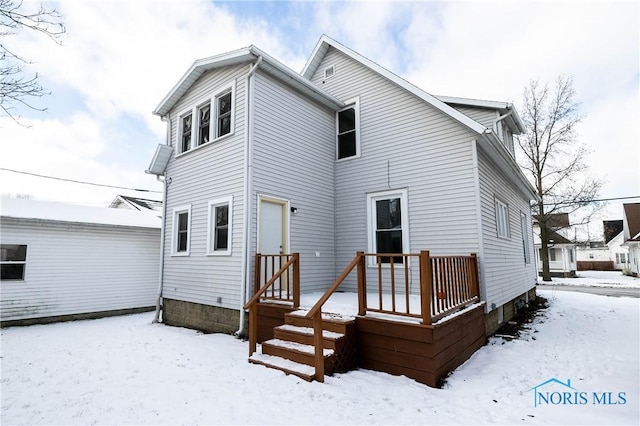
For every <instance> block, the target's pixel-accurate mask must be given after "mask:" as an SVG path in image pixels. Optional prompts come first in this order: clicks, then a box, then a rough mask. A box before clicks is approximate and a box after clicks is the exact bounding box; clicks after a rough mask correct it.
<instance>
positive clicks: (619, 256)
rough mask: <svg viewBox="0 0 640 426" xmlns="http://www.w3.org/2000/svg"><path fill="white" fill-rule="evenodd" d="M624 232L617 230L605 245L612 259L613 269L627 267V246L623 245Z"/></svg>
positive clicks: (620, 269) (619, 269)
mask: <svg viewBox="0 0 640 426" xmlns="http://www.w3.org/2000/svg"><path fill="white" fill-rule="evenodd" d="M623 243H624V232H619V233H618V235H616V236H615V237H613V238H612V239H611V240H610V241H609V242H608V243H607V247H608V248H609V252H610V254H611V260H612V261H613V269H615V270H618V271H622V270H625V269H627V268H628V267H629V248H628V247H624V246H623V245H622V244H623Z"/></svg>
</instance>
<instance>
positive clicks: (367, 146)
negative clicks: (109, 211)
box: [312, 48, 479, 289]
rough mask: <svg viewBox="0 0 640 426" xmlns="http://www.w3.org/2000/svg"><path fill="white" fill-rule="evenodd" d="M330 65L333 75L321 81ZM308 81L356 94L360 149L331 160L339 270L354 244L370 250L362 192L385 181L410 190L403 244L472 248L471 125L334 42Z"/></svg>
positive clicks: (439, 249) (345, 95)
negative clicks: (351, 155) (407, 234)
mask: <svg viewBox="0 0 640 426" xmlns="http://www.w3.org/2000/svg"><path fill="white" fill-rule="evenodd" d="M330 65H334V66H335V75H334V76H333V77H331V78H330V79H327V80H326V82H324V83H323V82H322V72H323V70H324V68H325V67H327V66H330ZM312 81H313V82H314V83H315V84H317V85H318V86H320V87H322V88H323V89H324V90H325V91H327V92H329V93H330V94H332V95H334V96H336V97H338V98H339V99H341V100H343V101H348V100H350V99H351V98H354V97H356V96H359V99H360V144H361V145H360V146H361V156H360V157H359V158H350V159H345V160H341V161H337V162H336V218H337V223H336V246H337V259H338V261H337V268H338V272H339V271H341V270H342V269H343V268H344V267H345V266H346V264H347V263H348V262H349V261H350V260H351V259H353V257H354V255H355V252H356V251H358V250H363V251H368V231H367V218H366V214H367V206H366V201H367V193H374V192H379V191H385V190H389V189H403V188H406V189H407V191H408V206H409V229H410V247H409V248H407V249H405V251H407V252H408V251H410V252H413V253H417V252H419V251H420V250H430V251H431V252H432V254H436V255H437V254H440V255H444V254H470V253H477V252H478V250H479V244H478V233H477V220H476V208H475V205H476V201H475V191H474V184H473V182H474V172H473V167H472V163H473V158H472V145H471V140H472V139H473V134H472V133H471V131H469V130H467V129H466V128H465V127H463V126H462V125H461V124H460V123H458V122H457V121H455V120H453V119H452V118H450V117H448V116H446V115H445V114H444V113H442V112H440V111H439V110H437V109H435V108H434V107H431V106H430V105H428V104H427V103H425V102H424V101H423V100H421V99H419V98H417V97H416V96H415V95H413V94H411V93H409V92H408V91H406V90H404V89H402V88H401V87H399V86H397V85H396V84H394V83H392V82H390V81H389V80H387V79H385V78H383V77H382V76H380V75H379V74H377V73H375V72H374V71H372V70H370V69H368V68H367V67H365V66H363V65H361V64H360V63H358V62H356V61H354V60H352V59H351V58H349V57H348V56H346V55H344V54H343V53H341V52H339V51H337V50H335V49H333V48H330V49H329V51H328V52H327V55H326V56H325V57H324V59H323V61H322V64H321V65H320V66H319V67H318V71H317V72H316V74H315V75H314V76H313V77H312ZM334 155H335V154H334ZM413 266H414V267H415V266H417V262H414V265H413ZM412 280H413V281H415V283H417V282H418V281H417V280H418V275H417V274H413V275H412ZM349 285H350V286H353V280H351V281H349V282H348V283H347V284H346V286H349ZM351 289H353V287H352V288H351Z"/></svg>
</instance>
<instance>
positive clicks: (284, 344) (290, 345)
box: [262, 339, 334, 358]
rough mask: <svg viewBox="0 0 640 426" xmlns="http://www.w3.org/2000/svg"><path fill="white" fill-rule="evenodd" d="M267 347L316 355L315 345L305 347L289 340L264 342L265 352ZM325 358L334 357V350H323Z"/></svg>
mask: <svg viewBox="0 0 640 426" xmlns="http://www.w3.org/2000/svg"><path fill="white" fill-rule="evenodd" d="M265 346H273V347H278V348H283V349H286V350H290V351H294V352H299V353H301V354H305V355H315V353H316V349H315V347H314V346H313V345H305V344H303V343H297V342H292V341H289V340H282V339H270V340H267V341H266V342H262V350H263V351H264V347H265ZM322 352H323V355H324V357H325V358H326V357H328V356H331V355H333V352H334V351H333V349H322Z"/></svg>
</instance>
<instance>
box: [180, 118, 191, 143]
mask: <svg viewBox="0 0 640 426" xmlns="http://www.w3.org/2000/svg"><path fill="white" fill-rule="evenodd" d="M191 118H192V114H191V113H189V114H187V115H184V116H182V117H181V118H180V128H181V130H182V131H181V132H180V135H181V144H180V152H186V151H189V150H190V149H191V121H192V120H191Z"/></svg>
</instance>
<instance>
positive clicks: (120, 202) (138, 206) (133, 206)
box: [109, 195, 162, 217]
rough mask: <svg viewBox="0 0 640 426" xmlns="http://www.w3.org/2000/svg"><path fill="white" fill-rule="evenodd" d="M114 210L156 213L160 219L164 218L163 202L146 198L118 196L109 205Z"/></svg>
mask: <svg viewBox="0 0 640 426" xmlns="http://www.w3.org/2000/svg"><path fill="white" fill-rule="evenodd" d="M109 207H110V208H112V209H128V210H138V211H151V212H155V213H156V214H157V215H158V217H161V216H162V201H158V200H149V199H146V198H138V197H129V196H126V195H118V196H116V198H115V199H114V200H113V201H112V202H111V204H110V205H109Z"/></svg>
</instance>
